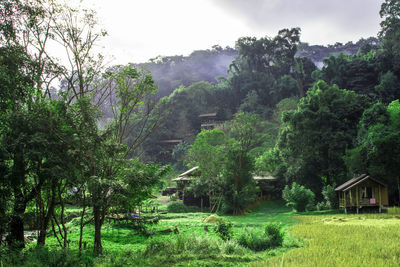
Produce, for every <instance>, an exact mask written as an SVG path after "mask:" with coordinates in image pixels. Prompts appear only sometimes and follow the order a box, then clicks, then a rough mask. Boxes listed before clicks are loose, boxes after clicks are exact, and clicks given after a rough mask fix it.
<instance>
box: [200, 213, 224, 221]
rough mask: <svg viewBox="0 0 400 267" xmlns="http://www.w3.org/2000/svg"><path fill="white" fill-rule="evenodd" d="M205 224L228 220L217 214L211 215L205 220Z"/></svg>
mask: <svg viewBox="0 0 400 267" xmlns="http://www.w3.org/2000/svg"><path fill="white" fill-rule="evenodd" d="M203 222H205V223H216V222H226V220H225V219H224V218H222V217H220V216H218V215H216V214H213V215H210V216H208V217H205V218H204V219H203Z"/></svg>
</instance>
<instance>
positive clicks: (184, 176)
mask: <svg viewBox="0 0 400 267" xmlns="http://www.w3.org/2000/svg"><path fill="white" fill-rule="evenodd" d="M198 168H199V166H196V167H193V168H191V169H190V170H188V171H185V172H184V173H181V174H179V176H178V177H177V178H175V179H172V181H190V180H192V177H189V176H191V174H192V173H193V172H194V171H196V170H197V169H198Z"/></svg>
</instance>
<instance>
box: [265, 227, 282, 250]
mask: <svg viewBox="0 0 400 267" xmlns="http://www.w3.org/2000/svg"><path fill="white" fill-rule="evenodd" d="M265 234H266V235H267V236H268V238H269V241H270V246H272V247H279V246H281V245H282V242H283V232H282V226H281V225H280V224H277V223H269V224H267V225H266V226H265Z"/></svg>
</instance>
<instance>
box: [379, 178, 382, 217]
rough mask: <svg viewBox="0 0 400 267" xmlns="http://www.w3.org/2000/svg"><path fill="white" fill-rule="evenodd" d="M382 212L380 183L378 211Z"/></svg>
mask: <svg viewBox="0 0 400 267" xmlns="http://www.w3.org/2000/svg"><path fill="white" fill-rule="evenodd" d="M381 212H382V194H381V185H379V213H381Z"/></svg>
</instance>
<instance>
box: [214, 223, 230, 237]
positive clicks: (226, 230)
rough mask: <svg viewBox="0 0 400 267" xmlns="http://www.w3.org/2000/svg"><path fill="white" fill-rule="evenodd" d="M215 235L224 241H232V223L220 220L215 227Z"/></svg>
mask: <svg viewBox="0 0 400 267" xmlns="http://www.w3.org/2000/svg"><path fill="white" fill-rule="evenodd" d="M215 233H217V235H218V236H219V237H220V238H221V239H222V240H224V241H227V240H230V239H231V238H232V236H233V230H232V223H230V222H224V221H222V220H219V221H218V222H217V225H216V226H215Z"/></svg>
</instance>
